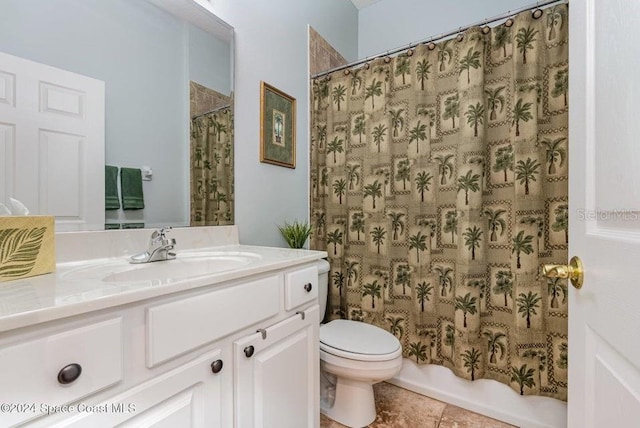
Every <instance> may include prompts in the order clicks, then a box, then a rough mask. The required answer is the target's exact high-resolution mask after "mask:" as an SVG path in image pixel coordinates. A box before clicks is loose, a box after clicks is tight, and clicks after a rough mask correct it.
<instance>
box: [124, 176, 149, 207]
mask: <svg viewBox="0 0 640 428" xmlns="http://www.w3.org/2000/svg"><path fill="white" fill-rule="evenodd" d="M120 187H121V193H122V209H125V210H141V209H143V208H144V195H143V194H142V171H140V169H138V168H120Z"/></svg>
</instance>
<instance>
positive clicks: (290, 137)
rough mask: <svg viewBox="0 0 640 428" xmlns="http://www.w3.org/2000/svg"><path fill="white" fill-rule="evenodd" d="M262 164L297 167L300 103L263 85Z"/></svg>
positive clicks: (261, 86) (261, 111)
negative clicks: (297, 112)
mask: <svg viewBox="0 0 640 428" xmlns="http://www.w3.org/2000/svg"><path fill="white" fill-rule="evenodd" d="M260 162H264V163H270V164H273V165H279V166H284V167H287V168H295V167H296V99H295V98H293V97H292V96H290V95H287V94H285V93H284V92H282V91H281V90H279V89H277V88H275V87H273V86H271V85H269V84H268V83H266V82H263V81H261V82H260Z"/></svg>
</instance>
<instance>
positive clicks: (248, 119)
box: [201, 0, 358, 246]
mask: <svg viewBox="0 0 640 428" xmlns="http://www.w3.org/2000/svg"><path fill="white" fill-rule="evenodd" d="M201 3H203V4H204V3H208V2H206V1H204V0H201ZM209 4H210V6H209V7H210V8H211V9H212V10H213V11H214V12H215V13H216V15H218V16H219V17H220V18H221V19H223V20H225V21H226V22H228V23H229V24H230V25H232V26H233V27H234V28H235V40H234V42H235V55H236V57H235V64H236V72H235V79H236V80H235V88H236V93H235V129H236V131H235V186H236V187H235V190H236V224H237V225H238V227H239V230H240V242H241V243H243V244H258V245H276V246H286V243H285V241H284V240H283V239H282V237H281V236H280V233H279V232H278V230H277V227H276V225H278V224H282V223H283V222H284V221H285V220H287V221H289V222H291V221H293V220H296V219H298V220H307V219H308V218H309V153H308V147H309V78H308V75H309V72H308V48H309V36H308V33H309V30H308V26H309V25H311V26H312V27H313V28H315V29H316V30H317V31H318V32H319V33H320V34H322V35H323V36H324V37H325V38H326V39H327V41H328V42H329V43H330V44H331V45H332V46H334V47H335V48H336V49H337V50H338V51H339V52H340V53H342V55H344V56H345V58H346V59H347V60H348V61H353V60H355V59H356V58H357V50H358V46H357V38H358V36H357V32H358V11H357V9H356V8H355V7H354V6H353V4H352V3H351V2H350V1H349V0H322V1H317V0H296V1H291V0H269V1H250V0H215V1H212V2H211V3H209ZM261 80H263V81H265V82H267V83H269V84H271V85H273V86H275V87H276V88H278V89H280V90H282V91H284V92H285V93H287V94H289V95H291V96H293V97H295V98H296V99H297V107H298V108H297V121H296V144H297V148H296V168H295V169H289V168H283V167H279V166H274V165H269V164H265V163H260V161H259V159H260V123H259V119H260V81H261Z"/></svg>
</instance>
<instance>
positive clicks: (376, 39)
mask: <svg viewBox="0 0 640 428" xmlns="http://www.w3.org/2000/svg"><path fill="white" fill-rule="evenodd" d="M532 3H535V2H533V1H532V0H483V1H478V0H382V1H380V2H379V3H376V4H374V5H372V6H369V7H366V8H364V9H362V10H361V11H360V16H359V22H358V57H359V58H364V57H366V56H369V55H375V54H378V53H381V52H384V51H387V50H391V49H394V48H397V47H399V46H403V45H408V44H409V43H411V42H415V41H418V40H422V39H426V38H427V37H431V36H434V35H437V34H440V33H444V32H449V31H451V30H454V29H456V28H458V27H460V26H463V25H468V24H472V23H475V22H478V21H481V20H483V19H486V18H491V17H493V16H496V15H501V14H502V13H504V12H507V11H509V10H515V9H518V8H520V7H523V6H527V5H530V4H532Z"/></svg>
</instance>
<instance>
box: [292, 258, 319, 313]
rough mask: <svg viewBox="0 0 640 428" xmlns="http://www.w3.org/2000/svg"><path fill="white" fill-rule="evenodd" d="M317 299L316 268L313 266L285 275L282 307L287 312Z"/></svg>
mask: <svg viewBox="0 0 640 428" xmlns="http://www.w3.org/2000/svg"><path fill="white" fill-rule="evenodd" d="M317 298H318V268H317V267H316V266H315V265H314V266H311V267H308V268H305V269H299V270H296V271H292V272H287V273H286V274H285V280H284V307H285V309H286V310H287V311H289V310H291V309H293V308H295V307H296V306H300V305H302V304H304V303H307V302H310V301H312V300H314V299H317Z"/></svg>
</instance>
